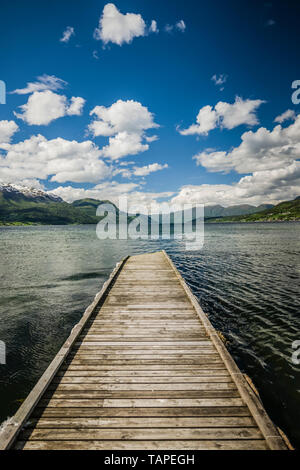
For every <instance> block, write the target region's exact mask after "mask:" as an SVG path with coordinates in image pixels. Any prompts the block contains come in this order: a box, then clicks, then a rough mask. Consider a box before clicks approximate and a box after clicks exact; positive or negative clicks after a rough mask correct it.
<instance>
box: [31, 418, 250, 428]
mask: <svg viewBox="0 0 300 470" xmlns="http://www.w3.org/2000/svg"><path fill="white" fill-rule="evenodd" d="M30 427H37V428H43V429H51V428H54V429H57V428H59V429H61V428H67V429H72V428H73V429H75V428H208V427H209V428H232V427H237V428H240V427H243V428H246V427H256V425H255V421H254V419H253V418H252V417H251V416H238V417H236V416H233V417H223V416H222V417H220V416H213V417H197V418H181V417H180V418H178V417H172V418H162V417H160V416H159V417H156V418H155V417H153V416H152V417H149V418H147V417H137V418H130V417H129V418H128V417H126V418H120V417H108V418H102V417H101V418H94V417H93V418H86V417H84V418H59V417H54V418H40V419H35V420H31V421H30Z"/></svg>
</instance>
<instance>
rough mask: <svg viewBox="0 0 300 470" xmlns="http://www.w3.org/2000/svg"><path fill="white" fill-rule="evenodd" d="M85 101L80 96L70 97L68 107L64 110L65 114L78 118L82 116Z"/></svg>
mask: <svg viewBox="0 0 300 470" xmlns="http://www.w3.org/2000/svg"><path fill="white" fill-rule="evenodd" d="M84 103H85V99H83V98H81V97H80V96H77V97H75V96H72V98H71V102H70V105H69V107H67V109H66V114H68V115H69V116H80V115H81V114H82V110H83V106H84Z"/></svg>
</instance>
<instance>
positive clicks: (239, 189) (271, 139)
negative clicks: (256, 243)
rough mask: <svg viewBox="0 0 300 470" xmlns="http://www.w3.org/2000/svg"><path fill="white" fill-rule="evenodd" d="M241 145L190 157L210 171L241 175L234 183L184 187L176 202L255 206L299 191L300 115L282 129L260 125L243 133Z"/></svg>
mask: <svg viewBox="0 0 300 470" xmlns="http://www.w3.org/2000/svg"><path fill="white" fill-rule="evenodd" d="M241 140H242V142H241V144H240V145H239V146H238V147H236V148H234V149H232V150H231V151H230V152H226V151H217V152H216V151H208V150H207V151H205V152H202V153H200V154H198V155H196V156H195V157H194V158H195V160H196V162H197V164H198V165H202V166H203V167H205V168H206V169H207V170H208V171H210V172H219V171H223V172H224V171H225V172H228V171H231V170H234V171H236V172H237V173H240V174H244V175H246V176H242V177H241V179H240V180H239V181H238V182H237V183H233V184H218V185H208V184H204V185H200V186H191V185H190V186H184V187H183V188H181V190H180V192H179V194H178V195H177V196H176V197H175V198H174V202H176V203H187V202H191V203H199V204H200V203H202V204H207V205H211V204H221V205H224V206H230V205H233V204H245V203H247V204H253V205H258V204H262V203H265V202H269V203H272V204H276V203H277V202H279V201H283V200H289V199H293V198H295V197H296V196H298V195H299V193H300V162H299V156H300V116H298V117H296V120H295V122H293V123H292V124H291V125H290V126H288V127H285V128H283V127H282V126H281V125H277V126H275V127H274V129H273V130H271V131H269V130H268V129H266V128H264V127H261V128H259V129H257V131H256V132H253V131H249V132H245V133H244V134H243V135H242V137H241Z"/></svg>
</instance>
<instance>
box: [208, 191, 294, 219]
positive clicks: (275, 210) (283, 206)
mask: <svg viewBox="0 0 300 470" xmlns="http://www.w3.org/2000/svg"><path fill="white" fill-rule="evenodd" d="M295 220H300V197H299V196H298V197H296V199H294V200H293V201H284V202H280V203H279V204H277V205H276V206H273V207H272V208H270V209H266V210H263V211H261V212H256V213H254V214H247V215H239V216H231V217H222V218H215V219H209V220H208V222H221V223H225V222H283V221H295Z"/></svg>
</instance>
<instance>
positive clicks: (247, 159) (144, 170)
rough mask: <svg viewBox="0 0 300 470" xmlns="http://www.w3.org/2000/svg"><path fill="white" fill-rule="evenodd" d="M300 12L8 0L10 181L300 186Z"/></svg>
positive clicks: (184, 196) (263, 188) (94, 186)
mask: <svg viewBox="0 0 300 470" xmlns="http://www.w3.org/2000/svg"><path fill="white" fill-rule="evenodd" d="M299 13H300V7H299V6H297V2H290V1H274V2H262V1H253V0H251V1H244V2H239V1H233V0H229V1H226V2H224V1H221V0H219V1H213V2H204V1H203V2H202V1H199V0H198V1H193V0H189V1H181V0H179V1H171V0H170V1H169V0H164V1H162V2H153V1H150V0H139V1H123V0H120V1H118V2H116V3H114V4H109V3H108V2H102V1H94V0H86V1H84V2H83V1H81V0H77V1H76V2H74V1H71V0H60V1H43V2H37V1H33V0H32V1H30V0H28V1H26V2H24V1H23V0H19V1H14V2H13V3H12V2H9V1H3V2H1V15H0V43H1V48H0V64H1V68H0V70H1V71H0V79H1V80H4V81H5V83H6V86H7V92H8V93H7V97H6V104H5V105H0V181H3V182H10V183H18V184H25V185H33V186H36V187H38V186H40V187H43V188H45V189H46V190H52V191H54V192H55V193H56V194H58V195H60V196H61V197H63V198H64V199H66V200H69V201H71V200H74V199H78V198H80V197H95V198H105V199H107V198H110V199H113V200H116V198H117V197H118V196H119V195H120V194H127V195H128V197H129V198H130V199H131V200H133V201H141V202H145V201H146V202H152V201H160V200H172V201H174V202H186V203H187V202H198V203H205V204H217V203H219V204H223V205H226V206H228V205H233V204H241V203H250V204H254V205H258V204H260V203H263V202H272V203H275V202H277V201H278V202H279V201H281V200H285V199H292V198H294V197H296V196H298V195H299V186H300V170H299V161H298V160H299V152H300V118H299V119H298V117H297V114H298V108H299V106H300V105H297V104H293V103H292V101H291V95H292V92H293V90H292V88H291V84H292V82H293V81H294V80H297V79H300V70H299V64H300V61H299V51H298V44H299V33H298V31H299V21H300V20H299ZM128 14H131V15H128ZM125 15H126V16H125ZM153 20H154V22H153ZM63 39H64V40H63ZM38 77H43V78H42V80H41V79H39V78H38ZM212 77H215V79H212ZM30 83H31V84H34V85H33V86H32V85H29V86H28V84H30ZM72 97H74V99H73V100H72ZM218 103H219V104H218ZM24 105H25V107H24ZM20 106H23V108H20ZM93 110H94V113H93V114H90V113H91V111H93ZM287 111H288V113H287V114H283V113H285V112H287ZM197 116H198V122H197V120H196V119H197ZM276 118H277V120H276V122H274V120H275V119H276ZM153 136H156V137H155V139H156V140H154V138H153V139H152V140H151V141H149V139H148V138H149V137H153ZM1 141H2V142H1ZM242 141H243V144H242V145H241V142H242Z"/></svg>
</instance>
